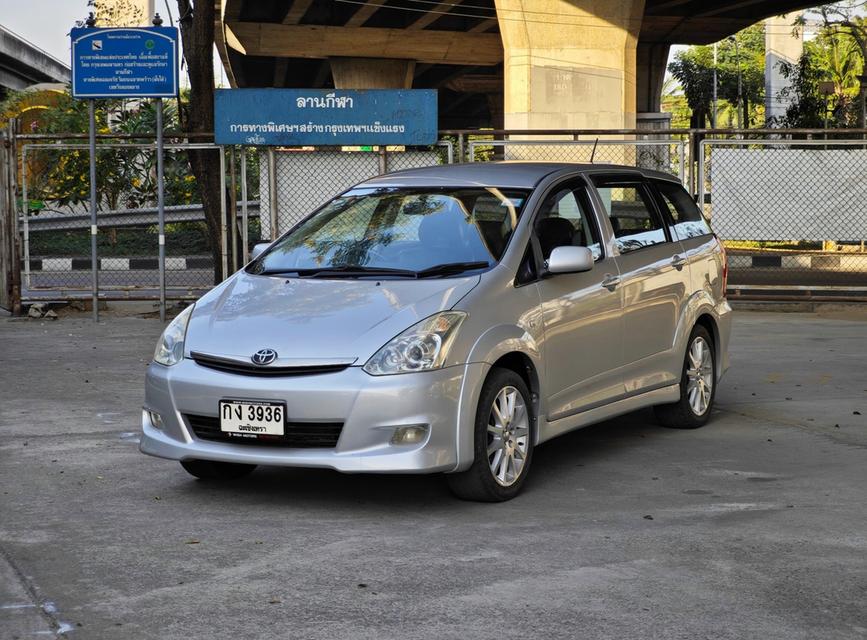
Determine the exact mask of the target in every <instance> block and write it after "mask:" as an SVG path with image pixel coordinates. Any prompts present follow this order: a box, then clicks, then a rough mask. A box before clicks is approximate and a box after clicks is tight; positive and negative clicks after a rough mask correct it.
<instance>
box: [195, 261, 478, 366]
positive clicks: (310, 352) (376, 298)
mask: <svg viewBox="0 0 867 640" xmlns="http://www.w3.org/2000/svg"><path fill="white" fill-rule="evenodd" d="M479 280H480V277H479V276H478V275H472V276H466V277H460V278H442V279H423V280H375V279H334V280H327V279H316V278H309V279H302V278H288V279H287V278H286V277H272V276H256V275H251V274H248V273H246V272H244V271H240V272H238V273H237V274H235V275H234V276H233V277H232V278H230V279H229V280H227V281H226V282H224V283H223V284H222V285H220V286H218V287H217V288H215V289H214V290H212V291H211V292H209V293H208V294H207V295H205V296H204V297H203V298H202V299H200V300H199V301H198V302H197V303H196V307H195V310H194V311H193V314H192V317H191V318H190V323H189V325H188V328H187V337H186V345H185V351H186V353H187V355H188V356H189V354H190V353H191V352H198V353H203V354H208V355H214V356H222V357H226V358H230V359H237V360H242V361H244V362H250V357H251V356H252V355H253V354H254V353H256V352H257V351H259V350H260V349H274V350H275V351H276V352H277V354H278V361H277V363H276V364H282V365H285V366H291V365H297V366H304V365H315V364H327V363H329V362H334V363H344V364H345V363H349V362H355V363H356V364H363V363H364V362H366V361H367V360H368V359H369V358H370V356H372V355H373V354H374V353H376V351H377V350H378V349H379V348H380V347H381V346H382V345H384V344H385V343H386V342H388V341H389V340H391V338H393V337H394V336H396V335H398V334H399V333H401V332H402V331H404V330H406V329H407V328H409V327H411V326H412V325H414V324H415V323H417V322H418V321H420V320H422V319H424V318H426V317H428V316H430V315H433V314H434V313H437V312H438V311H444V310H447V309H451V308H452V307H453V306H454V305H455V304H456V303H457V302H458V301H459V300H460V299H461V298H463V297H464V296H465V295H466V294H467V293H469V292H470V291H471V290H472V289H473V287H475V286H476V285H477V284H478V283H479Z"/></svg>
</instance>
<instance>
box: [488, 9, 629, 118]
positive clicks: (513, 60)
mask: <svg viewBox="0 0 867 640" xmlns="http://www.w3.org/2000/svg"><path fill="white" fill-rule="evenodd" d="M495 2H496V7H497V17H498V20H499V26H500V34H501V35H502V39H503V48H504V76H505V114H504V119H505V126H506V128H507V129H589V128H603V129H620V128H633V127H635V112H636V46H637V42H638V33H639V31H640V29H641V21H642V16H643V14H644V0H565V1H564V0H535V1H534V2H532V3H525V2H523V1H522V0H495ZM529 7H532V8H529Z"/></svg>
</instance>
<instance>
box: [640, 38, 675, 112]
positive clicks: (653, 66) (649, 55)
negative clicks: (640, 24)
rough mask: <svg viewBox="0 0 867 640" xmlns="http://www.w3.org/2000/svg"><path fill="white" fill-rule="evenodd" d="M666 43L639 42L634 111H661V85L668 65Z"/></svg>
mask: <svg viewBox="0 0 867 640" xmlns="http://www.w3.org/2000/svg"><path fill="white" fill-rule="evenodd" d="M670 48H671V45H670V44H668V43H667V42H639V43H638V51H637V55H636V85H637V90H636V92H635V98H636V105H635V107H636V110H637V112H638V113H659V112H660V111H661V110H662V85H663V84H664V83H665V69H666V67H667V65H668V50H669V49H670Z"/></svg>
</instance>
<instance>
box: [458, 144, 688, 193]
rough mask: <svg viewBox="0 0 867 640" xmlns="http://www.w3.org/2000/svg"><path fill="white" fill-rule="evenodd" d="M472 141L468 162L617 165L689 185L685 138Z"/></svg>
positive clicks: (469, 146) (469, 145) (469, 147)
mask: <svg viewBox="0 0 867 640" xmlns="http://www.w3.org/2000/svg"><path fill="white" fill-rule="evenodd" d="M526 137H527V136H521V138H522V139H517V140H513V139H508V140H495V139H489V140H485V139H481V140H480V139H475V140H470V141H469V144H468V160H469V161H470V162H487V161H492V160H527V161H542V162H576V163H593V164H617V165H625V166H629V167H641V168H643V169H653V170H655V171H664V172H666V173H671V174H673V175H676V176H678V177H679V178H680V179H681V181H682V182H683V183H684V184H689V176H688V168H689V163H688V139H687V138H685V137H682V138H662V139H659V137H658V136H653V137H649V138H642V137H639V136H630V138H629V139H617V140H615V139H608V138H610V137H608V138H606V137H599V138H595V139H585V140H551V139H533V140H528V139H525V138H526Z"/></svg>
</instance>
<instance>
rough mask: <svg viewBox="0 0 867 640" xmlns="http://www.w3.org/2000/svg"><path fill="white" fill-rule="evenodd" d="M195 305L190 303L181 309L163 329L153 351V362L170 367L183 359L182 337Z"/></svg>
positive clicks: (185, 332)
mask: <svg viewBox="0 0 867 640" xmlns="http://www.w3.org/2000/svg"><path fill="white" fill-rule="evenodd" d="M195 306H196V305H195V304H191V305H190V306H189V307H187V308H186V309H184V310H183V311H181V312H180V313H179V314H178V315H177V316H175V319H174V320H172V321H171V322H170V323H169V326H167V327H166V330H165V331H163V335H162V336H160V339H159V342H157V348H156V350H155V351H154V362H158V363H160V364H163V365H165V366H167V367H170V366H172V365H173V364H177V363H179V362H180V361H181V360H183V359H184V338H185V337H186V335H187V324H189V322H190V316H191V315H192V313H193V307H195Z"/></svg>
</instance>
